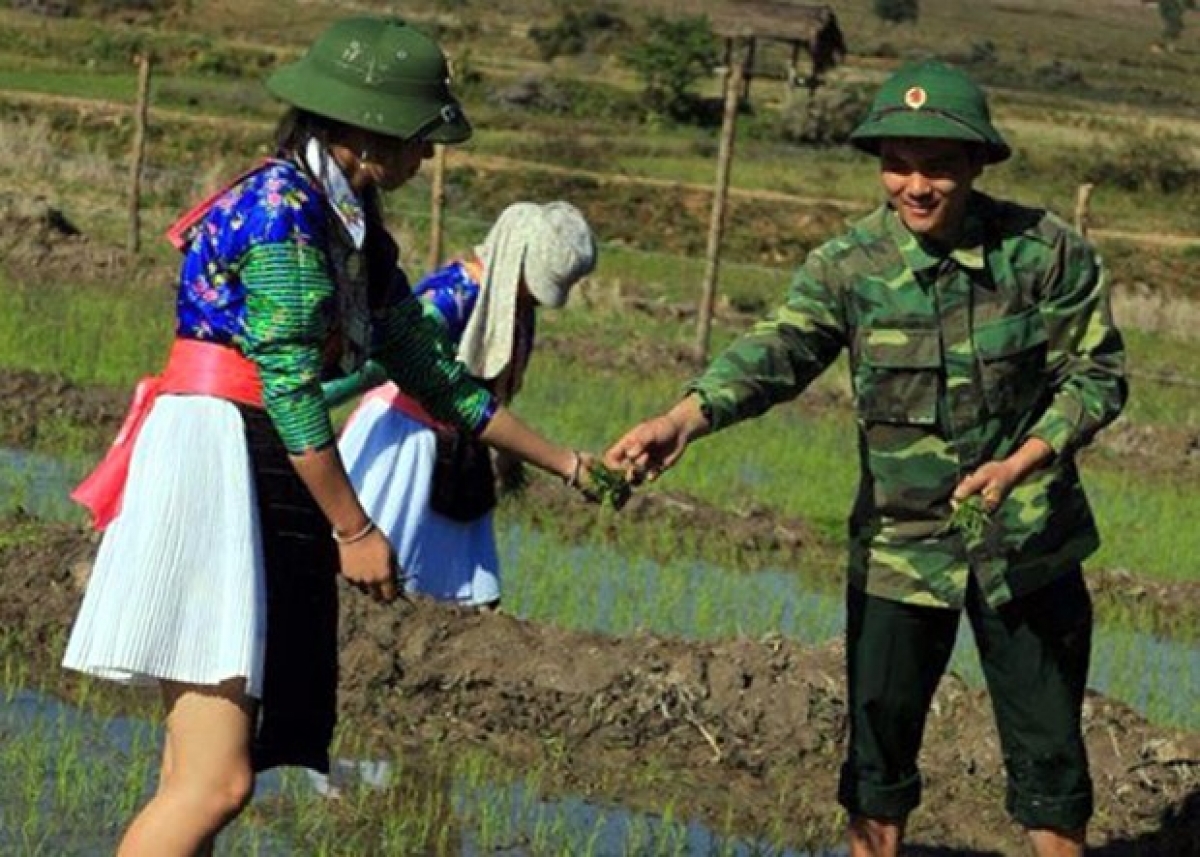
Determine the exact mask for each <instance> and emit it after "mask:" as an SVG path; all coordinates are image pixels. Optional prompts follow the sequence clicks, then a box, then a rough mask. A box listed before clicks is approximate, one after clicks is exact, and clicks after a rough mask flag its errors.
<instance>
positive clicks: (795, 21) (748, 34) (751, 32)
mask: <svg viewBox="0 0 1200 857" xmlns="http://www.w3.org/2000/svg"><path fill="white" fill-rule="evenodd" d="M710 21H711V22H712V27H713V32H714V33H716V34H717V35H718V36H721V37H723V38H725V39H726V40H727V44H728V43H729V42H730V41H731V40H733V39H749V40H750V42H751V46H752V47H753V43H754V42H755V41H758V40H760V39H762V40H771V41H780V42H787V43H789V44H790V45H791V46H792V50H793V54H792V61H793V63H794V62H795V58H796V56H797V54H798V53H799V52H800V51H801V50H803V52H804V53H805V54H807V55H808V58H809V61H810V62H811V64H812V69H811V72H810V74H809V75H808V76H807V78H806V83H807V84H808V85H809V86H816V85H817V84H818V83H819V82H820V80H821V77H822V75H823V74H824V73H825V72H826V71H828V70H829V69H831V68H833V67H834V66H836V65H837V64H838V63H839V62H841V61H842V60H843V59H844V58H845V56H846V52H847V51H846V40H845V38H844V37H843V36H842V30H841V28H840V27H839V26H838V22H837V15H835V14H834V13H833V9H831V8H830V7H828V6H814V5H809V4H801V3H789V2H787V0H734V2H732V3H729V4H728V5H726V6H725V7H724V8H723V9H722V10H721V11H719V12H716V13H714V14H713V15H712V16H711V17H710ZM751 53H752V54H753V50H751ZM751 64H753V61H751Z"/></svg>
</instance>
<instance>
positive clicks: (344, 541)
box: [330, 518, 375, 545]
mask: <svg viewBox="0 0 1200 857" xmlns="http://www.w3.org/2000/svg"><path fill="white" fill-rule="evenodd" d="M374 530H375V522H374V521H372V520H371V519H370V518H368V519H367V523H366V525H365V526H364V527H363V528H362V529H361V530H359V531H358V532H357V533H355V534H354V535H352V536H343V535H342V534H341V533H339V532H338V531H337V527H334V528H333V529H332V530H331V531H330V535H331V536H333V540H334V541H335V542H337V543H338V544H339V545H352V544H354V543H355V542H361V541H362V540H363V539H365V538H366V537H367V536H369V535H371V533H372V532H374Z"/></svg>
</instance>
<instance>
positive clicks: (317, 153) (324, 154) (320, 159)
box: [304, 137, 367, 250]
mask: <svg viewBox="0 0 1200 857" xmlns="http://www.w3.org/2000/svg"><path fill="white" fill-rule="evenodd" d="M304 165H305V166H306V167H307V168H308V172H309V174H310V175H312V177H313V178H314V179H316V181H317V183H318V184H320V186H321V190H323V191H324V192H325V198H326V199H327V200H329V204H330V205H331V206H332V207H333V210H334V212H335V213H336V214H337V217H338V220H340V221H341V222H342V225H343V226H344V227H346V232H347V234H349V236H350V240H351V241H352V242H353V243H354V249H355V250H361V249H362V248H363V243H364V242H365V241H366V237H367V219H366V213H365V212H364V211H363V204H362V200H361V199H359V197H358V194H356V193H355V192H354V188H352V187H350V182H349V181H348V180H347V179H346V174H345V173H343V172H342V168H341V167H340V166H338V162H337V161H336V160H334V158H333V155H331V154H330V153H329V150H328V149H326V148H325V147H324V146H322V145H321V143H320V142H318V141H317V139H316V138H315V137H312V138H309V141H308V143H307V144H306V145H305V147H304Z"/></svg>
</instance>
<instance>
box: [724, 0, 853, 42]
mask: <svg viewBox="0 0 1200 857" xmlns="http://www.w3.org/2000/svg"><path fill="white" fill-rule="evenodd" d="M709 17H710V19H711V21H712V26H713V32H715V33H716V34H717V35H718V36H725V37H748V36H753V37H755V38H759V39H778V40H780V41H787V42H806V43H813V42H815V41H817V40H820V39H826V38H830V37H831V35H832V33H833V32H836V33H837V38H838V40H841V30H840V29H839V28H838V24H837V16H836V15H835V14H834V13H833V9H831V8H830V7H828V6H813V5H805V4H799V3H789V2H787V0H735V2H733V3H730V4H728V5H727V6H726V7H725V8H723V9H722V10H720V11H719V12H715V13H713V14H711V15H710V16H709Z"/></svg>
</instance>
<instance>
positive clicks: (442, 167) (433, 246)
mask: <svg viewBox="0 0 1200 857" xmlns="http://www.w3.org/2000/svg"><path fill="white" fill-rule="evenodd" d="M429 206H430V211H429V264H428V267H427V270H429V271H434V270H436V269H437V268H438V266H439V265H441V264H442V241H443V239H442V217H443V215H444V213H445V208H446V147H445V146H443V145H442V144H441V143H438V144H437V145H436V146H434V150H433V187H432V188H431V189H430V191H429Z"/></svg>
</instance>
